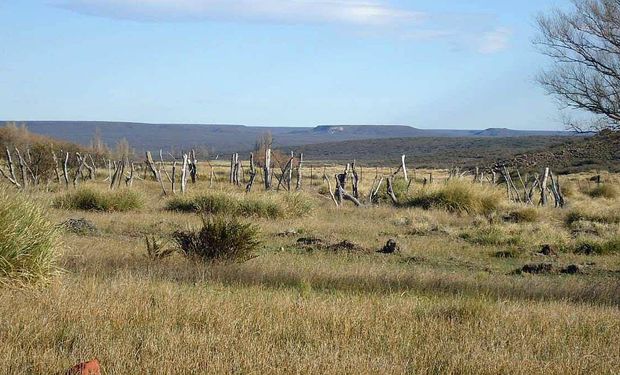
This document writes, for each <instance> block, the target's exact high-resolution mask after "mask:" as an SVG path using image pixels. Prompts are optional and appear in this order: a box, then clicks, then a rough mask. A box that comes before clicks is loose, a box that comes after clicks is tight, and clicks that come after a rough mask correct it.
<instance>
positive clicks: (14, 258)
mask: <svg viewBox="0 0 620 375" xmlns="http://www.w3.org/2000/svg"><path fill="white" fill-rule="evenodd" d="M58 238H59V237H58V230H57V228H56V226H55V225H53V224H52V223H51V222H49V221H48V220H47V219H46V218H45V215H44V212H43V210H42V209H41V208H40V207H38V206H37V205H36V204H34V203H32V202H31V201H29V200H27V199H26V198H24V197H22V196H20V195H17V194H9V193H7V192H6V191H3V190H0V284H2V283H6V282H9V281H11V280H20V281H41V280H45V279H46V278H48V277H50V276H52V275H53V274H55V273H56V272H57V270H58V269H57V268H56V258H57V252H58V247H59V240H58Z"/></svg>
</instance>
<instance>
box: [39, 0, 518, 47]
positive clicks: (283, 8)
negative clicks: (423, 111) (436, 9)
mask: <svg viewBox="0 0 620 375" xmlns="http://www.w3.org/2000/svg"><path fill="white" fill-rule="evenodd" d="M50 1H53V4H54V5H55V6H57V7H60V8H64V9H67V10H70V11H73V12H78V13H82V14H88V15H94V16H102V17H109V18H118V19H127V20H139V21H159V22H171V21H204V20H216V21H238V22H265V23H293V24H295V23H302V24H333V25H344V26H347V25H348V26H349V27H357V28H362V30H364V31H365V33H368V32H370V33H376V32H379V33H382V32H387V33H390V34H392V35H394V36H397V37H400V38H403V39H410V40H417V41H421V42H429V41H443V42H448V43H449V44H450V45H453V46H455V45H456V46H465V47H466V48H467V49H472V50H475V51H477V52H479V53H482V54H492V53H496V52H499V51H501V50H503V49H505V48H507V46H508V44H509V40H510V37H511V32H510V30H508V29H506V28H501V27H497V26H496V24H495V20H494V18H493V17H492V16H491V17H489V16H488V15H480V14H434V13H427V12H420V11H414V10H411V9H405V8H402V7H396V6H393V5H391V4H390V3H388V1H387V0H50Z"/></svg>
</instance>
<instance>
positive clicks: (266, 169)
mask: <svg viewBox="0 0 620 375" xmlns="http://www.w3.org/2000/svg"><path fill="white" fill-rule="evenodd" d="M263 170H264V172H265V190H269V189H271V149H270V148H268V147H267V148H265V165H264V167H263Z"/></svg>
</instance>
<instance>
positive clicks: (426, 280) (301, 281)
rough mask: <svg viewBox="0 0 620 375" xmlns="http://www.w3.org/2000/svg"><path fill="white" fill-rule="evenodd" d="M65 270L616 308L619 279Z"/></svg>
mask: <svg viewBox="0 0 620 375" xmlns="http://www.w3.org/2000/svg"><path fill="white" fill-rule="evenodd" d="M64 268H65V269H66V270H67V271H68V272H70V273H74V274H86V275H88V276H96V277H101V278H110V277H116V276H119V275H128V274H129V275H131V276H132V277H137V278H149V279H151V280H154V281H169V282H178V283H184V284H191V285H196V284H202V283H220V284H222V285H226V286H260V287H266V288H276V289H295V290H298V289H300V288H304V289H307V288H311V289H312V290H314V291H320V292H350V293H367V294H393V293H405V292H412V293H415V294H419V295H437V294H440V295H464V296H481V297H486V298H491V299H500V300H501V299H506V300H513V301H519V300H523V301H530V300H534V301H569V302H573V303H588V304H595V305H607V306H620V279H619V278H617V277H598V278H592V277H588V276H558V275H554V276H518V275H503V274H495V275H480V273H466V272H463V273H451V272H446V271H440V270H433V269H429V268H424V267H421V266H413V267H411V268H386V267H382V266H376V267H373V266H372V265H363V266H360V265H357V267H356V265H351V266H342V265H340V266H338V265H326V264H320V265H314V266H313V265H304V264H296V263H293V262H292V263H286V262H285V260H279V261H274V260H273V258H272V259H270V260H269V261H262V260H261V258H258V259H254V260H251V261H249V262H247V263H244V264H228V265H222V264H211V265H206V264H199V263H193V262H189V261H187V260H185V259H181V258H180V257H179V258H174V259H167V260H165V261H159V262H152V261H149V260H147V259H145V258H143V257H133V258H120V259H119V258H100V259H99V260H98V261H97V262H88V263H85V262H83V260H82V259H81V258H74V259H66V260H65V264H64Z"/></svg>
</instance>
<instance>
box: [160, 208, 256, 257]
mask: <svg viewBox="0 0 620 375" xmlns="http://www.w3.org/2000/svg"><path fill="white" fill-rule="evenodd" d="M258 234H259V232H258V228H257V227H256V226H254V225H252V224H247V223H242V222H240V221H239V220H237V219H236V218H223V217H218V216H208V217H203V224H202V228H200V229H198V230H188V231H177V232H175V233H174V234H173V235H172V238H173V239H174V241H175V242H176V243H177V245H178V246H179V248H180V249H181V251H182V252H183V254H185V255H186V256H187V257H190V258H198V259H201V260H203V261H244V260H247V259H249V258H251V257H252V253H253V252H254V251H255V250H256V249H257V247H258V245H259V244H260V242H259V240H258Z"/></svg>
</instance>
